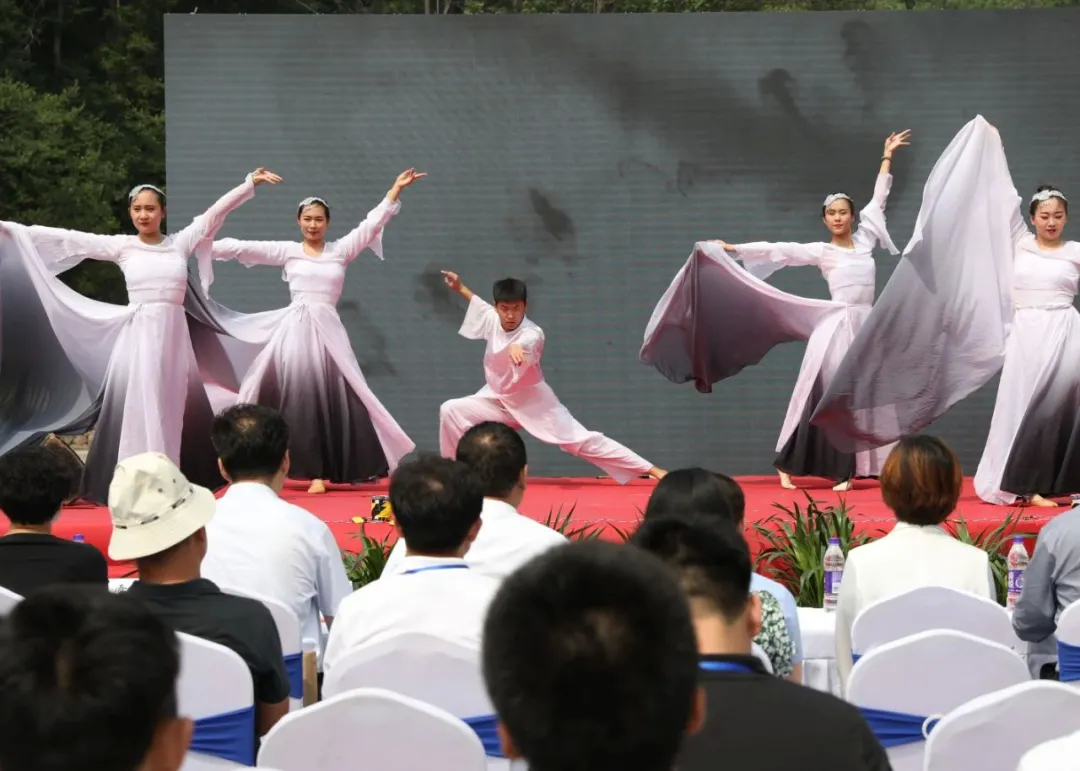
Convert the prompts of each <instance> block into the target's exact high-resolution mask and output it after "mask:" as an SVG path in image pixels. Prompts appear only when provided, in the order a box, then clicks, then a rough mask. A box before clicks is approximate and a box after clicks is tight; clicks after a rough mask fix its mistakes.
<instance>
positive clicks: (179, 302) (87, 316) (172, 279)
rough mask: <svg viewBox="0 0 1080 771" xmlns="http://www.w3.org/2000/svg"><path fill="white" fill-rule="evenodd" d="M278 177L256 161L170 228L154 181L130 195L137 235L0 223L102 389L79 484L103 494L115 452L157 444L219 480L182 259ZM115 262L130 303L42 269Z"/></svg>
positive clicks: (72, 355)
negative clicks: (102, 298)
mask: <svg viewBox="0 0 1080 771" xmlns="http://www.w3.org/2000/svg"><path fill="white" fill-rule="evenodd" d="M280 181H281V177H279V176H277V175H276V174H273V173H271V172H269V171H266V170H265V169H256V170H255V171H254V172H252V173H251V174H249V175H248V176H247V179H246V180H245V181H244V182H243V184H241V185H239V186H238V187H236V188H235V189H233V190H231V191H230V192H229V193H227V194H226V195H225V196H223V197H222V198H221V199H220V200H218V201H217V203H215V204H214V205H213V206H211V207H210V208H209V209H208V210H207V211H206V212H205V213H203V214H201V215H199V216H198V217H196V218H195V220H194V221H193V222H192V223H191V224H190V225H188V226H187V227H186V228H184V229H183V230H181V231H180V232H179V233H176V234H175V235H169V236H166V235H164V234H163V233H162V232H161V222H162V220H163V218H164V217H165V195H164V193H162V191H161V190H160V189H158V188H156V187H154V186H153V185H139V186H138V187H135V188H134V189H132V190H131V192H130V193H129V194H128V202H129V212H130V215H131V221H132V224H134V225H135V229H136V230H137V231H138V235H136V236H131V235H118V236H102V235H96V234H93V233H81V232H78V231H73V230H63V229H60V228H49V227H41V226H38V225H33V226H30V227H25V226H22V225H17V224H14V223H7V222H5V223H0V227H2V228H3V229H4V230H6V231H7V232H8V233H9V234H10V235H11V237H12V239H13V241H14V244H15V248H16V249H18V250H19V251H20V252H21V253H22V255H23V257H24V258H25V259H26V261H27V262H28V263H30V264H31V265H32V266H36V272H35V273H34V275H33V279H34V284H35V286H36V288H37V289H38V291H39V293H40V294H41V295H42V297H43V302H44V304H45V310H46V313H47V314H48V316H49V320H50V322H51V323H52V327H53V330H54V332H55V334H56V336H57V338H58V339H59V340H60V343H61V345H62V346H63V348H64V351H65V353H66V355H67V357H68V359H69V360H70V361H71V362H72V364H73V365H74V368H75V369H76V370H77V371H78V372H79V374H80V375H81V376H82V379H83V380H84V382H85V383H86V387H87V390H88V391H89V392H90V393H93V394H99V399H100V412H99V414H98V417H97V422H96V430H95V435H94V441H93V443H92V445H91V448H90V453H89V456H88V457H87V462H86V471H85V474H84V478H83V493H84V495H85V496H86V497H88V498H91V499H92V500H96V501H105V500H106V499H107V496H108V488H109V482H110V481H111V479H112V474H113V469H114V468H115V467H116V464H117V462H118V461H120V460H123V459H124V458H126V457H129V456H131V455H135V454H137V453H141V452H149V451H156V452H161V453H164V454H165V455H167V456H168V457H169V458H170V459H172V460H173V461H174V462H176V463H178V464H179V465H180V466H181V467H182V468H183V469H184V473H185V474H186V475H187V476H188V478H189V479H191V481H192V482H195V483H197V484H203V485H207V486H211V487H214V486H219V485H220V484H221V477H220V475H219V474H218V472H217V469H216V468H215V466H216V463H215V455H214V452H213V448H212V447H211V445H210V422H211V420H212V417H213V415H212V413H211V410H210V403H209V400H208V398H207V395H206V390H205V389H204V387H203V383H202V380H201V379H200V376H199V369H198V364H197V362H196V359H195V353H194V351H193V349H192V345H191V339H190V337H189V336H188V329H187V320H186V315H185V313H184V308H183V303H184V295H185V290H186V288H187V259H188V256H189V255H190V254H191V253H192V252H194V251H196V250H197V249H199V248H200V246H201V245H202V244H203V243H204V242H208V241H210V240H212V239H213V237H214V235H215V234H216V233H217V231H218V230H219V229H220V228H221V226H222V224H223V223H224V222H225V217H226V215H228V213H229V212H230V211H232V210H233V209H235V208H236V207H237V206H239V205H240V204H242V203H243V202H245V201H247V200H249V199H250V198H251V197H252V196H253V195H254V194H255V186H256V185H259V184H263V183H270V184H276V183H277V182H280ZM86 259H94V260H108V261H110V262H115V263H117V264H118V265H119V266H120V269H121V270H122V271H123V273H124V280H125V282H126V284H127V291H128V297H129V304H128V305H127V306H116V305H109V304H106V303H101V302H97V301H94V300H91V299H89V298H86V297H83V296H82V295H79V294H78V293H76V292H74V291H72V290H70V289H68V287H66V286H64V285H63V284H61V283H60V282H59V281H58V280H56V279H55V278H52V277H51V276H49V275H48V273H53V274H56V273H60V272H62V271H64V270H67V269H68V268H71V267H73V266H75V265H77V264H78V263H80V262H81V261H83V260H86Z"/></svg>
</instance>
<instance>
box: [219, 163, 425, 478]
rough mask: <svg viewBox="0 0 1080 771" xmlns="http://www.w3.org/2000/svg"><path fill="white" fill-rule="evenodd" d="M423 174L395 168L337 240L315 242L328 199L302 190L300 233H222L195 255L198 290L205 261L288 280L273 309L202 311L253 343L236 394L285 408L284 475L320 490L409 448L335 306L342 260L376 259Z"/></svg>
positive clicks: (391, 461) (364, 474)
mask: <svg viewBox="0 0 1080 771" xmlns="http://www.w3.org/2000/svg"><path fill="white" fill-rule="evenodd" d="M425 176H427V175H426V174H420V173H417V172H416V171H415V170H414V169H409V170H408V171H404V172H402V173H401V174H400V175H399V176H398V178H397V180H396V181H395V182H394V185H393V187H391V188H390V191H389V192H388V193H387V194H386V197H385V198H384V199H383V201H382V202H381V203H380V204H379V205H378V206H376V207H375V208H374V209H372V210H371V212H369V213H368V215H367V217H366V218H365V219H364V221H363V222H361V223H360V225H359V226H357V227H356V228H355V229H353V230H352V231H351V232H350V233H348V234H346V235H345V236H344V237H343V238H341V239H339V240H337V241H332V242H330V243H327V242H326V240H325V238H326V229H327V227H328V226H329V224H330V207H329V205H328V204H327V203H326V202H325V201H324V200H322V199H321V198H306V199H304V200H303V201H301V202H300V205H299V206H298V208H297V213H296V220H297V223H298V224H299V226H300V232H301V235H302V236H303V241H301V242H299V243H297V242H294V241H238V240H236V239H234V238H223V239H221V240H220V241H215V242H214V244H213V248H212V249H210V250H208V251H206V252H205V253H203V254H200V255H199V272H200V277H201V279H202V286H203V289H204V290H209V287H210V284H211V282H212V281H213V278H214V277H213V262H212V260H236V261H238V262H239V263H240V264H241V265H245V266H247V267H250V266H252V265H274V266H278V267H280V268H281V269H282V278H283V280H285V281H287V282H288V283H289V291H290V295H291V299H292V302H291V303H290V304H289V306H288V307H286V308H283V309H281V310H279V311H273V312H270V313H259V314H250V315H247V314H239V313H235V312H232V311H229V310H227V309H224V308H222V307H221V306H216V308H214V309H213V310H212V312H213V315H214V316H215V317H216V319H217V321H218V323H219V324H220V325H221V326H222V327H223V328H224V330H225V331H226V332H227V333H228V334H230V335H232V336H234V337H236V338H237V339H239V340H242V341H244V342H248V343H255V344H258V345H260V346H261V351H260V352H259V354H258V355H257V356H256V357H255V360H254V362H253V363H252V364H251V366H250V368H249V369H248V370H247V374H246V375H244V377H243V382H242V383H241V384H240V389H239V395H238V399H239V401H241V402H257V403H259V404H264V405H267V406H269V407H273V408H275V409H278V410H280V411H281V412H282V413H283V414H284V415H285V418H286V420H287V421H288V423H289V426H290V427H291V429H292V430H291V439H290V453H289V457H290V460H291V465H290V476H293V477H295V478H298V479H310V480H313V481H312V483H311V487H310V489H309V492H312V493H324V492H326V487H325V485H324V484H323V480H324V479H328V480H330V481H332V482H357V481H361V480H364V479H368V478H371V477H379V476H383V475H385V474H386V473H387V472H388V471H392V470H393V469H394V468H395V467H396V466H397V464H398V461H400V460H401V458H402V457H404V456H405V455H407V454H408V453H410V452H412V450H413V449H414V448H415V445H414V444H413V442H412V440H410V439H409V437H408V436H406V434H405V432H404V431H403V430H402V429H401V427H400V426H399V425H398V424H397V422H396V421H395V420H394V419H393V417H391V415H390V413H389V412H387V411H386V408H385V407H383V406H382V404H380V403H379V400H378V399H377V398H376V397H375V394H373V393H372V392H371V389H370V388H369V387H368V385H367V381H366V380H365V379H364V375H363V373H362V372H361V371H360V365H359V364H358V363H357V361H356V356H355V354H354V353H353V350H352V346H351V345H350V344H349V336H348V334H347V333H346V332H345V327H343V326H342V324H341V318H340V317H339V316H338V313H337V308H336V307H335V306H336V304H337V301H338V298H340V297H341V290H342V288H343V287H344V286H345V270H346V268H348V266H349V263H351V262H352V261H353V260H355V259H356V258H357V257H358V256H359V255H360V252H362V251H363V250H364V249H365V248H370V249H371V250H372V251H373V252H374V253H375V255H376V256H377V257H378V258H379V259H382V256H383V255H382V231H383V228H384V227H385V225H386V223H387V222H388V221H389V220H390V218H391V217H392V216H394V215H395V214H397V213H398V211H399V210H400V209H401V202H400V201H399V200H398V196H399V195H400V194H401V191H402V190H404V189H405V188H407V187H408V186H409V185H411V184H412V183H413V182H415V181H416V180H418V179H421V178H423V177H425Z"/></svg>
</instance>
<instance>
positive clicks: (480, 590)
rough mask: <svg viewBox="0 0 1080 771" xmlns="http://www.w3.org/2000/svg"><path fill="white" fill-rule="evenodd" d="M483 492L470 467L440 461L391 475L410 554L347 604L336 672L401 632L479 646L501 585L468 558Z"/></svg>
mask: <svg viewBox="0 0 1080 771" xmlns="http://www.w3.org/2000/svg"><path fill="white" fill-rule="evenodd" d="M482 506H483V494H482V493H481V490H480V484H479V482H478V481H477V479H476V477H475V476H474V475H473V474H472V472H471V471H469V469H468V468H467V467H466V466H465V464H463V463H459V462H458V461H456V460H450V459H448V458H438V457H434V456H426V457H421V458H418V459H416V460H413V461H409V462H406V463H402V464H401V465H400V466H398V467H397V469H396V470H395V471H394V474H393V476H392V477H391V478H390V507H391V508H392V509H393V511H394V520H395V521H396V522H397V529H398V534H399V536H400V537H401V538H403V539H405V542H406V543H407V544H408V546H407V547H406V551H405V557H404V559H402V560H401V561H400V562H398V563H397V565H395V566H394V567H393V568H389V567H388V568H387V569H386V570H384V571H383V574H382V577H381V578H380V579H379V580H378V581H374V582H372V583H370V584H368V585H367V586H363V587H361V588H360V589H358V590H357V591H355V592H353V593H352V594H351V595H350V596H348V597H346V598H345V601H344V602H342V603H341V608H340V609H339V611H338V616H337V619H336V621H335V623H334V627H333V629H331V630H330V640H329V642H328V643H327V645H326V657H325V659H324V661H323V666H324V667H325V670H326V671H327V672H329V671H330V670H331V668H332V667H334V666H335V665H336V664H337V663H338V662H339V661H341V659H342V658H343V657H344V656H345V654H347V653H348V652H349V651H351V650H354V649H355V648H358V647H360V646H361V645H364V644H367V643H372V642H376V641H378V640H382V639H385V638H386V637H388V636H390V635H394V634H398V633H401V632H421V633H425V634H429V635H433V636H435V637H441V638H444V639H448V640H454V641H457V642H460V643H462V644H464V645H468V646H472V647H475V648H479V647H480V632H481V629H482V627H483V624H484V614H485V613H486V612H487V607H488V604H489V603H490V602H491V598H492V597H493V596H494V595H495V590H496V589H497V588H498V582H497V581H495V579H493V578H490V577H488V576H484V575H480V574H479V573H477V572H476V571H474V570H472V569H471V568H470V567H469V565H468V564H466V562H465V560H464V559H463V557H464V556H465V553H466V552H467V551H468V549H469V545H470V544H471V543H472V542H473V540H474V539H475V538H476V534H477V532H478V531H479V530H480V510H481V507H482Z"/></svg>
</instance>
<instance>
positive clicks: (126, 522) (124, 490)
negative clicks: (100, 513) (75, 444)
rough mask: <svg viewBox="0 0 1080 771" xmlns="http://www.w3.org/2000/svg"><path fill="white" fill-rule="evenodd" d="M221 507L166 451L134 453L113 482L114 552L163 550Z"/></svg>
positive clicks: (117, 555)
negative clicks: (181, 469) (193, 482)
mask: <svg viewBox="0 0 1080 771" xmlns="http://www.w3.org/2000/svg"><path fill="white" fill-rule="evenodd" d="M216 507H217V501H216V500H214V494H213V493H211V492H210V491H209V490H207V489H206V488H205V487H199V486H197V485H193V484H191V483H190V482H189V481H188V480H187V478H186V477H185V476H184V475H183V474H181V473H180V469H178V468H177V467H176V466H175V465H174V464H173V462H172V461H171V460H169V459H168V458H167V457H165V456H164V455H162V454H161V453H159V452H144V453H141V454H139V455H132V456H131V457H130V458H126V459H125V460H123V461H121V462H120V463H119V464H118V465H117V467H116V472H115V473H114V474H113V478H112V483H110V485H109V514H111V515H112V522H113V532H112V538H111V539H110V541H109V557H111V558H112V559H114V560H133V559H139V558H141V557H149V556H150V555H151V554H158V553H160V552H163V551H165V550H166V549H169V548H171V547H173V546H175V545H176V544H178V543H180V542H181V541H183V540H184V539H185V538H187V537H188V536H190V535H191V534H192V533H195V532H197V531H198V530H199V529H200V528H201V527H203V526H204V525H206V523H207V522H209V521H210V518H211V517H213V516H214V509H215V508H216Z"/></svg>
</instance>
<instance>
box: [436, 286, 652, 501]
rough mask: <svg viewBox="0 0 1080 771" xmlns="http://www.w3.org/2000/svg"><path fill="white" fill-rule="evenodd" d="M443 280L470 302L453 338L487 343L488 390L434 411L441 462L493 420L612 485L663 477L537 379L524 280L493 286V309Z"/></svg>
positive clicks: (538, 334) (540, 340)
mask: <svg viewBox="0 0 1080 771" xmlns="http://www.w3.org/2000/svg"><path fill="white" fill-rule="evenodd" d="M442 274H443V279H444V280H445V281H446V285H447V286H448V287H450V288H451V289H453V290H454V291H455V292H457V293H458V294H460V295H461V296H462V297H464V298H465V299H466V300H468V302H469V309H468V310H467V311H466V312H465V321H464V322H462V324H461V329H460V330H459V334H460V335H461V336H462V337H467V338H469V339H470V340H485V341H487V350H486V351H485V352H484V379H485V380H486V381H487V385H485V386H484V387H483V388H481V389H480V390H479V391H477V393H476V394H475V395H473V396H466V397H464V398H462V399H451V400H450V401H448V402H444V403H443V405H442V407H440V408H439V443H440V446H441V449H442V454H443V455H444V456H445V457H447V458H453V457H454V453H455V451H456V450H457V444H458V440H459V439H461V436H462V434H464V433H465V432H466V431H468V430H469V429H470V428H472V427H473V426H475V425H476V424H477V423H482V422H484V421H486V420H493V421H498V422H501V423H505V424H507V425H508V426H511V427H513V428H523V429H525V430H526V431H528V432H529V433H530V434H532V435H533V436H535V437H536V438H537V439H539V440H540V441H542V442H546V443H548V444H554V445H558V446H559V447H560V448H561V449H563V450H565V451H566V452H568V453H570V454H571V455H576V456H577V457H579V458H582V459H584V460H587V461H590V462H591V463H594V464H596V465H597V466H599V467H600V468H601V469H603V470H604V471H605V472H607V473H608V474H610V475H611V476H612V477H613V478H614V479H615V481H617V482H618V483H619V484H626V483H627V482H629V481H630V480H631V479H634V478H635V477H639V476H642V475H644V474H648V475H649V476H651V477H653V478H654V479H660V478H661V477H663V476H664V474H665V473H666V472H664V471H663V470H661V469H659V468H657V467H656V466H654V465H652V464H651V463H649V461H647V460H645V459H644V458H642V457H641V456H640V455H636V454H635V453H632V452H630V450H628V449H626V448H625V447H623V446H622V445H621V444H619V443H618V442H616V441H614V440H612V439H608V438H607V437H606V436H604V435H603V434H601V433H598V432H596V431H589V430H588V429H587V428H585V426H583V425H581V424H580V423H578V422H577V420H575V419H574V416H573V415H571V414H570V410H568V409H566V407H564V406H563V405H562V403H561V402H560V401H559V399H558V397H557V396H555V392H554V391H552V390H551V386H549V385H548V384H547V383H546V382H545V381H544V373H543V372H541V370H540V357H541V355H542V354H543V351H544V330H542V329H541V328H540V327H539V326H537V325H536V324H534V323H533V322H532V321H530V320H529V319H527V318H525V311H526V310H527V309H528V307H529V303H528V294H527V292H526V289H525V282H524V281H520V280H518V279H516V278H504V279H502V280H501V281H496V282H495V289H494V299H495V306H494V307H492V306H491V305H489V304H488V303H486V302H484V300H482V299H480V297H479V296H478V295H475V294H473V292H472V291H471V290H470V289H469V288H468V287H467V286H465V285H464V284H462V283H461V279H460V278H458V275H457V274H456V273H451V272H450V271H447V270H444V271H443V272H442Z"/></svg>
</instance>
